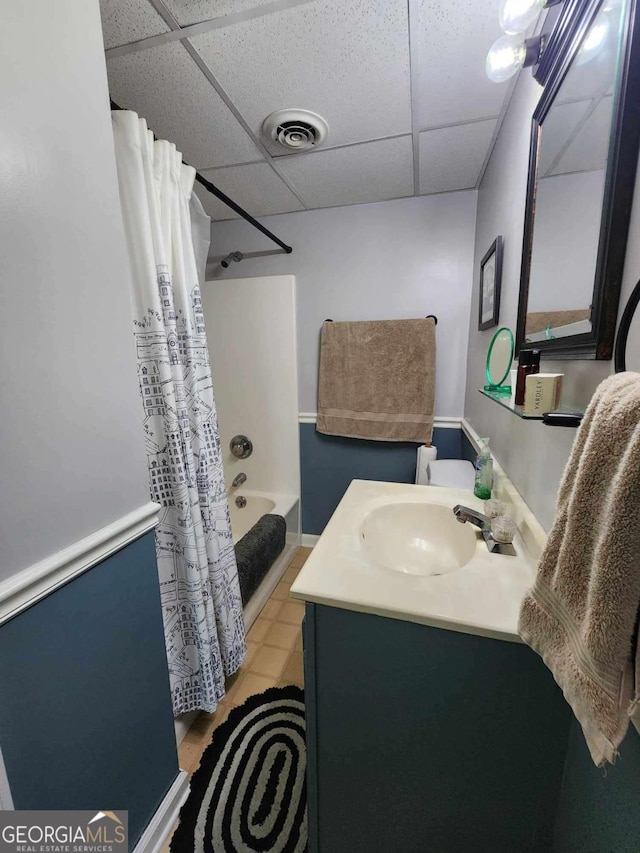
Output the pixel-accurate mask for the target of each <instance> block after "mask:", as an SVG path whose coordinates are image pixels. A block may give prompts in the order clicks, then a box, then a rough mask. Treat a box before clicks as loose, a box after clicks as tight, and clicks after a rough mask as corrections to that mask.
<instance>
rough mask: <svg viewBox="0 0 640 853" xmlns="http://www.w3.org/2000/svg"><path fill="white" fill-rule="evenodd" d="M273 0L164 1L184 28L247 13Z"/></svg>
mask: <svg viewBox="0 0 640 853" xmlns="http://www.w3.org/2000/svg"><path fill="white" fill-rule="evenodd" d="M272 2H273V0H164V3H165V6H166V7H167V8H168V9H169V11H170V12H171V13H172V14H173V16H174V17H175V18H177V20H178V23H179V24H180V26H182V27H186V26H188V25H189V24H199V23H200V22H201V21H210V20H211V19H212V18H221V17H223V16H224V15H232V14H234V13H235V12H245V11H246V10H247V9H255V8H257V7H258V6H264V5H266V4H267V3H272Z"/></svg>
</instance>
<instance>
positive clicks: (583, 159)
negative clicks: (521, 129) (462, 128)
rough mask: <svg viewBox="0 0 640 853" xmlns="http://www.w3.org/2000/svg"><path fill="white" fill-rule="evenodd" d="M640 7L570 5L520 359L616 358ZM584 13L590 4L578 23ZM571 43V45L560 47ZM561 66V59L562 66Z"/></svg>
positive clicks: (535, 193)
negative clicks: (528, 355)
mask: <svg viewBox="0 0 640 853" xmlns="http://www.w3.org/2000/svg"><path fill="white" fill-rule="evenodd" d="M634 2H635V0H591V2H586V3H583V4H566V10H565V11H563V13H562V14H561V16H560V18H559V19H558V22H557V24H556V28H559V31H560V34H563V35H564V41H562V39H560V38H559V35H558V34H557V33H556V30H554V33H553V34H552V36H551V40H550V42H549V46H548V48H547V50H551V51H552V52H553V50H554V49H555V50H556V51H557V57H556V59H555V64H551V66H549V62H550V59H549V57H548V56H547V55H546V51H545V60H546V62H547V67H550V69H551V70H550V71H549V73H548V77H547V82H546V85H545V89H544V92H543V94H542V97H541V99H540V103H539V105H538V107H537V109H536V111H535V113H534V116H533V128H532V141H531V152H530V167H529V186H528V191H527V208H526V215H525V235H524V246H523V263H522V275H521V284H520V306H519V311H518V329H517V339H518V349H520V348H521V347H524V346H527V345H529V344H534V343H535V345H536V347H539V348H540V349H541V350H542V353H543V355H549V354H553V355H554V357H556V358H557V357H560V358H562V357H572V358H576V357H582V358H594V357H595V358H611V355H612V346H613V336H614V333H615V322H616V315H617V309H618V299H619V293H620V279H621V277H622V268H623V264H624V255H625V250H626V237H627V231H628V226H629V212H630V209H631V201H632V197H633V183H634V179H635V170H636V162H637V156H638V138H639V132H640V123H639V122H638V109H639V108H640V85H639V81H638V79H637V78H638V77H639V75H638V71H637V70H636V68H635V66H629V63H630V62H633V61H635V62H636V64H637V62H638V61H640V57H639V56H637V55H636V54H637V50H636V51H635V53H634V50H633V49H634V45H637V39H634V33H633V32H632V31H631V29H630V28H629V24H630V22H633V14H632V12H633V9H632V6H633V5H634ZM576 6H579V7H580V8H579V10H578V13H577V14H576ZM559 42H562V44H561V46H560V47H558V48H555V47H554V45H556V44H558V43H559ZM551 59H552V60H553V57H551Z"/></svg>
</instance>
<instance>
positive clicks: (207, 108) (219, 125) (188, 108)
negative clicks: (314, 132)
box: [107, 42, 260, 169]
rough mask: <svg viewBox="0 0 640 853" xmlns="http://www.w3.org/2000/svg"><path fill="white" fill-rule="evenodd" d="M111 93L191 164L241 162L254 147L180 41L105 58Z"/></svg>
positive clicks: (257, 155) (250, 156)
mask: <svg viewBox="0 0 640 853" xmlns="http://www.w3.org/2000/svg"><path fill="white" fill-rule="evenodd" d="M107 73H108V76H109V90H110V93H111V97H112V98H113V99H114V101H115V102H116V103H117V104H118V105H119V106H121V107H124V108H126V109H130V110H135V111H136V112H137V113H138V114H139V115H140V116H142V117H143V118H145V119H146V120H147V123H148V125H149V127H150V128H151V129H152V130H153V131H154V133H155V134H156V136H158V137H159V138H161V139H168V140H169V141H170V142H174V143H175V144H176V145H177V146H178V148H179V149H180V151H182V154H183V156H184V159H185V160H186V161H187V162H188V163H190V165H192V166H194V167H195V168H196V169H202V168H207V167H209V168H211V167H212V166H222V165H226V164H232V163H242V162H246V161H248V160H256V159H259V158H260V152H259V151H258V149H257V148H256V147H255V145H254V144H253V142H252V141H251V139H250V138H249V137H248V136H247V134H246V133H245V131H244V130H243V129H242V127H241V126H240V124H239V123H238V121H237V120H236V118H235V117H234V115H233V114H232V113H231V112H230V110H229V109H228V107H227V106H226V104H225V103H224V102H223V101H222V99H221V98H220V96H219V95H218V93H217V92H216V91H215V89H213V88H212V87H211V85H210V83H209V82H208V81H207V79H206V77H205V76H204V75H203V74H202V72H201V71H200V69H199V68H198V66H197V65H196V64H195V63H194V62H193V60H192V59H191V57H190V56H189V54H188V53H187V52H186V50H185V49H184V47H183V46H182V44H180V43H179V42H172V43H170V44H165V45H162V47H155V48H153V49H151V50H143V51H140V52H139V53H131V54H127V55H126V56H118V57H114V58H113V59H109V60H108V61H107Z"/></svg>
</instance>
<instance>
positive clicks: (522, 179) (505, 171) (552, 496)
mask: <svg viewBox="0 0 640 853" xmlns="http://www.w3.org/2000/svg"><path fill="white" fill-rule="evenodd" d="M541 91H542V89H541V87H540V86H539V85H538V84H537V83H536V82H535V80H534V79H533V77H532V75H531V72H530V71H529V70H525V71H523V72H522V73H521V75H520V79H519V81H518V84H517V87H516V90H515V92H514V96H513V98H512V100H511V104H510V106H509V109H508V111H507V114H506V117H505V121H504V124H503V125H502V128H501V131H500V135H499V137H498V140H497V143H496V146H495V148H494V150H493V154H492V156H491V160H490V162H489V165H488V168H487V170H486V172H485V176H484V179H483V181H482V184H481V186H480V190H479V192H478V215H477V229H476V252H475V256H476V261H475V266H474V288H473V304H472V306H471V321H470V326H469V348H468V354H467V396H466V402H465V416H466V418H467V420H468V421H469V422H470V424H471V425H472V426H473V428H474V429H475V430H477V432H479V433H480V434H481V435H483V436H484V435H486V436H489V437H490V438H491V446H492V448H493V451H494V453H495V455H496V458H497V459H498V461H499V462H500V463H501V465H502V466H503V467H504V468H505V470H506V472H507V474H508V475H509V477H510V478H511V480H512V481H513V483H514V485H515V486H516V488H517V489H518V490H519V491H520V493H521V494H522V496H523V498H524V500H525V501H526V502H527V503H528V505H529V506H530V507H531V509H532V510H533V512H534V513H535V514H536V516H537V517H538V519H539V520H540V522H541V523H542V524H543V525H544V526H545V527H546V528H549V527H550V526H551V523H552V522H553V518H554V515H555V500H556V492H557V489H558V485H559V483H560V478H561V476H562V473H563V470H564V466H565V464H566V462H567V458H568V456H569V451H570V449H571V445H572V443H573V439H574V436H575V430H574V429H566V428H560V427H548V426H545V425H544V424H542V423H541V422H539V421H524V420H522V419H521V418H518V417H517V416H516V415H514V414H512V413H511V412H509V411H507V410H506V409H504V408H503V407H502V406H498V405H497V404H495V403H493V402H491V401H490V400H488V399H487V398H486V397H483V396H482V395H481V394H479V393H478V388H480V387H482V385H484V383H485V378H484V363H485V358H486V354H487V348H488V346H489V343H490V341H491V338H492V336H493V334H494V332H495V329H489V330H487V331H485V332H478V331H477V328H478V327H477V315H478V269H479V264H480V259H481V258H482V256H483V255H484V253H485V252H486V250H487V249H488V247H489V246H490V245H491V243H492V242H493V240H494V239H495V237H496V236H497V235H498V234H502V235H503V237H504V263H503V273H502V304H501V310H500V325H501V326H509V327H510V328H511V329H513V330H514V332H515V328H516V317H517V311H518V298H519V288H520V259H521V255H522V240H523V230H524V208H525V197H526V188H527V169H528V158H529V139H530V133H531V117H532V114H533V110H534V109H535V106H536V104H537V101H538V98H539V96H540V93H541ZM639 276H640V181H638V182H636V193H635V200H634V205H633V210H632V216H631V227H630V230H629V242H628V246H627V258H626V263H625V271H624V277H623V283H622V295H621V299H620V313H622V309H623V307H624V305H625V303H626V301H627V299H628V297H629V293H630V292H631V289H632V287H633V285H634V284H635V282H636V281H637V279H638V277H639ZM634 326H635V332H636V334H637V335H638V336H639V337H640V328H639V327H640V323H634ZM633 331H634V330H632V333H633ZM639 343H640V340H636V341H634V340H632V339H630V346H629V350H630V352H632V353H633V355H632V357H631V358H630V359H629V365H628V366H629V367H631V368H633V367H635V369H636V370H638V369H640V346H638V344H639ZM636 353H637V357H636V355H635V354H636ZM634 359H635V360H634ZM542 369H543V370H545V371H550V372H554V373H555V372H557V373H564V374H565V379H564V391H563V398H564V399H565V400H566V401H570V402H572V403H574V404H575V405H576V406H581V405H582V406H584V405H586V404H587V403H588V401H589V399H590V397H591V395H592V394H593V392H594V390H595V388H596V386H597V385H598V384H599V382H601V381H602V379H604V378H605V377H606V376H608V375H609V374H610V373H612V372H613V362H611V361H600V362H596V361H547V360H544V362H543V366H542Z"/></svg>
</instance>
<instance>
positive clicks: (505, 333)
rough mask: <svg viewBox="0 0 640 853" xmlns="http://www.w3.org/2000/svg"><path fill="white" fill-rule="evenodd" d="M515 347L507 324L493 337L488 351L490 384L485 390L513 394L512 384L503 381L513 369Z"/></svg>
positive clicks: (487, 370) (487, 364) (486, 370)
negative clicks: (505, 383)
mask: <svg viewBox="0 0 640 853" xmlns="http://www.w3.org/2000/svg"><path fill="white" fill-rule="evenodd" d="M514 349H515V343H514V340H513V332H512V331H511V329H507V327H506V326H503V327H502V328H501V329H498V331H497V332H496V333H495V335H494V336H493V338H492V339H491V343H490V344H489V351H488V352H487V363H486V369H485V372H486V376H487V382H488V383H489V384H488V385H485V386H484V390H485V391H490V392H491V393H493V394H503V395H505V396H506V395H508V394H511V385H504V384H503V383H504V381H505V379H506V378H507V376H508V375H509V371H510V370H511V364H512V362H513V351H514Z"/></svg>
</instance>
